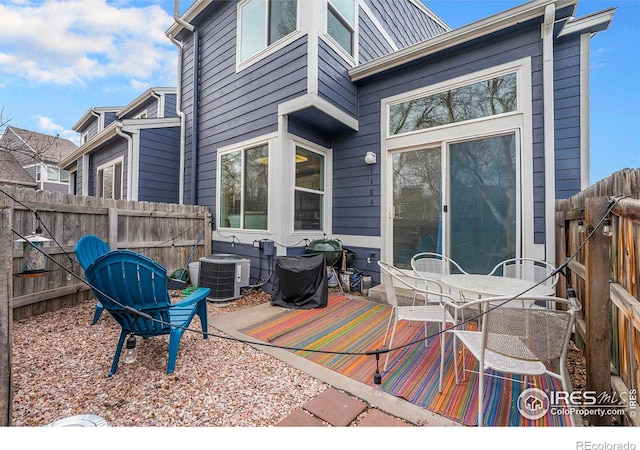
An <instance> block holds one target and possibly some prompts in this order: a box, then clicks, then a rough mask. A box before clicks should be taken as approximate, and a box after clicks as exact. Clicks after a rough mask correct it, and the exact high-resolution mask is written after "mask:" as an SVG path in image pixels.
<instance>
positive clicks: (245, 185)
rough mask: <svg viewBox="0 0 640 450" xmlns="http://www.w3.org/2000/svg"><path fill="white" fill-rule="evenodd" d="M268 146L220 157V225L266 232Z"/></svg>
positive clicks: (264, 145) (238, 151)
mask: <svg viewBox="0 0 640 450" xmlns="http://www.w3.org/2000/svg"><path fill="white" fill-rule="evenodd" d="M268 175H269V146H268V145H267V144H263V145H259V146H256V147H251V148H246V149H242V150H237V151H232V152H229V153H225V154H223V155H221V156H220V226H221V227H223V228H239V229H246V230H266V229H267V226H268V213H267V211H268V188H269V178H268Z"/></svg>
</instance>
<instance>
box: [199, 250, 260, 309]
mask: <svg viewBox="0 0 640 450" xmlns="http://www.w3.org/2000/svg"><path fill="white" fill-rule="evenodd" d="M250 269H251V261H249V260H248V259H246V258H243V257H241V256H239V255H232V254H228V253H214V254H213V255H209V256H205V257H204V258H200V273H199V276H198V286H199V287H208V288H210V289H211V292H210V293H209V295H208V296H207V300H209V301H212V302H226V301H229V300H235V299H237V298H239V297H240V288H241V287H245V286H248V285H249V270H250Z"/></svg>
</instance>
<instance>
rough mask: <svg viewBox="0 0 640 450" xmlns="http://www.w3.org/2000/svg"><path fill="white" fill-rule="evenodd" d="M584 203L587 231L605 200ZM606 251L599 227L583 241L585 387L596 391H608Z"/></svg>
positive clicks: (599, 421) (599, 419) (596, 418)
mask: <svg viewBox="0 0 640 450" xmlns="http://www.w3.org/2000/svg"><path fill="white" fill-rule="evenodd" d="M585 206H586V209H585V222H586V224H587V226H588V227H589V231H591V230H592V229H593V227H595V226H596V225H597V224H598V223H600V220H601V219H602V217H603V216H604V214H605V213H606V212H607V208H608V206H609V202H608V200H607V199H606V198H603V197H597V198H588V199H586V202H585ZM610 251H611V238H610V237H607V236H604V235H603V234H602V227H600V228H598V229H597V230H596V232H595V233H594V234H593V236H591V238H590V239H589V240H588V241H587V243H586V245H585V302H584V303H585V304H584V306H585V310H584V318H585V323H586V336H585V340H586V342H585V358H586V366H587V367H586V369H587V386H586V388H587V390H588V391H594V392H595V393H596V395H601V394H603V393H605V392H606V393H607V394H608V395H610V394H611V369H610V364H611V363H610V361H611V356H610V344H611V322H610V320H609V312H610V310H611V304H610V287H609V278H610V276H609V274H610V271H611V262H610V260H609V258H610V256H609V255H610ZM589 423H590V425H611V417H607V416H605V415H597V414H594V415H592V416H590V417H589Z"/></svg>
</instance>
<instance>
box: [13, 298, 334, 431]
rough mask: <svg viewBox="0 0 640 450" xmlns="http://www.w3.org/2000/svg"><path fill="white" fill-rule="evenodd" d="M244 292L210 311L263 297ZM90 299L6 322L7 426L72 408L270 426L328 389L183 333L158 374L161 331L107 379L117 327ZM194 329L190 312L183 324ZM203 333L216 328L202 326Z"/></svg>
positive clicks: (160, 420)
mask: <svg viewBox="0 0 640 450" xmlns="http://www.w3.org/2000/svg"><path fill="white" fill-rule="evenodd" d="M269 300H270V296H269V295H267V294H265V293H262V292H253V293H249V294H247V295H245V296H244V297H242V298H241V299H239V300H237V301H236V302H234V303H232V304H231V305H229V306H226V307H214V306H210V307H209V308H207V309H208V316H209V317H214V316H217V315H220V314H226V313H229V312H231V311H235V310H238V309H242V308H247V307H250V306H255V305H257V304H260V303H263V302H265V301H269ZM93 309H94V303H91V302H89V303H86V304H82V305H77V306H74V307H70V308H65V309H63V310H60V311H56V312H52V313H46V314H42V315H39V316H35V317H31V318H29V319H25V320H22V321H18V322H15V323H14V326H13V386H14V396H13V410H12V418H13V425H14V426H17V427H25V426H27V427H29V426H43V425H47V424H50V423H52V422H54V421H56V420H59V419H62V418H65V417H70V416H74V415H79V414H96V415H99V416H102V417H103V418H104V419H105V420H106V421H107V423H108V424H109V425H110V426H113V427H145V426H147V427H152V426H153V427H160V426H162V427H247V426H252V427H265V426H272V425H275V424H276V423H278V422H279V421H280V420H282V419H283V418H284V417H286V416H288V415H289V414H291V413H292V412H293V411H294V410H295V409H296V408H298V407H300V406H302V405H303V404H304V403H306V402H307V401H309V400H310V399H312V398H314V397H315V396H316V395H318V394H319V393H321V392H322V391H324V390H325V389H326V388H327V387H328V385H326V384H325V383H323V382H321V381H319V380H317V379H315V378H313V377H311V376H310V375H308V374H306V373H304V372H301V371H299V370H297V369H294V368H292V367H291V366H288V365H287V364H285V363H283V362H281V361H279V360H277V359H275V358H273V357H271V356H269V355H266V354H264V353H262V352H261V351H259V350H256V349H254V348H253V347H250V346H249V345H246V344H241V343H237V342H235V341H231V340H225V339H220V338H216V337H213V336H211V337H209V338H208V339H206V340H204V339H203V338H202V334H197V333H192V332H186V333H185V334H184V335H183V337H182V341H181V343H180V351H179V354H178V360H177V364H176V371H175V372H174V373H173V374H172V375H167V374H166V364H167V350H166V349H167V346H168V337H167V336H159V337H154V338H151V339H144V340H143V339H141V338H138V344H137V347H138V359H137V360H136V362H134V363H133V364H124V363H123V362H122V359H120V365H119V367H118V371H117V372H116V373H115V375H113V377H111V378H108V377H107V373H108V371H109V368H110V367H111V362H112V359H113V352H114V350H115V345H116V342H117V339H118V336H119V333H120V328H119V326H118V325H117V324H116V322H115V321H114V320H113V318H111V316H110V315H109V314H108V313H107V312H106V311H105V312H104V313H103V315H102V316H101V318H100V320H99V321H98V323H97V324H95V325H91V324H90V322H91V318H92V317H93ZM199 327H200V322H199V319H198V318H197V316H196V318H194V320H193V322H192V324H191V328H193V329H195V330H197V329H199ZM209 332H210V333H216V334H220V333H219V332H218V330H216V329H213V328H212V327H211V326H210V327H209Z"/></svg>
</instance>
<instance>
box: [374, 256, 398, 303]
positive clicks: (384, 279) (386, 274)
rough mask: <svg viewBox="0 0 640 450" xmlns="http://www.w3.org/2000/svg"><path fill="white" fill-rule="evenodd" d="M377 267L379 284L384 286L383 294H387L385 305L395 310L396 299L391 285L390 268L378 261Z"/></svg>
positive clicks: (391, 275) (392, 277)
mask: <svg viewBox="0 0 640 450" xmlns="http://www.w3.org/2000/svg"><path fill="white" fill-rule="evenodd" d="M378 266H379V267H380V282H381V283H382V285H383V286H384V291H385V294H387V303H389V305H391V306H392V307H394V308H395V307H397V306H398V297H397V294H396V289H395V286H394V284H393V279H394V276H393V274H392V272H391V271H392V270H393V269H392V266H390V265H389V264H387V263H385V262H382V261H378Z"/></svg>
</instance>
